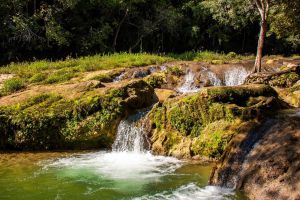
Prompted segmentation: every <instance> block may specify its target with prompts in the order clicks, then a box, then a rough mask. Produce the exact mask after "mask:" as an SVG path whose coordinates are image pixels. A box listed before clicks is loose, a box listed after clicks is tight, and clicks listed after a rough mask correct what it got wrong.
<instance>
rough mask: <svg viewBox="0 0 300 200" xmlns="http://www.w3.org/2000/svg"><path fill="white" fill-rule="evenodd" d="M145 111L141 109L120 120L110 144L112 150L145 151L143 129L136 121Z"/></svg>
mask: <svg viewBox="0 0 300 200" xmlns="http://www.w3.org/2000/svg"><path fill="white" fill-rule="evenodd" d="M147 113H148V112H147V111H141V112H138V113H137V114H135V115H132V116H130V117H129V118H128V119H126V120H122V121H121V122H120V124H119V127H118V131H117V136H116V140H115V142H114V144H113V146H112V150H113V152H136V153H142V152H145V149H144V129H143V127H138V126H137V123H138V121H139V120H140V119H141V118H142V117H144V116H145V115H146V114H147Z"/></svg>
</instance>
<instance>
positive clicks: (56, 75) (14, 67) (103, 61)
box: [0, 53, 174, 84]
mask: <svg viewBox="0 0 300 200" xmlns="http://www.w3.org/2000/svg"><path fill="white" fill-rule="evenodd" d="M171 60H174V58H171V57H167V56H159V55H154V54H146V53H138V54H128V53H115V54H111V55H95V56H86V57H81V58H77V59H66V60H62V61H55V62H51V61H47V60H41V61H35V62H24V63H11V64H9V65H7V66H5V67H2V68H0V74H15V75H16V77H19V78H22V79H23V80H24V81H25V82H26V83H36V84H37V83H40V84H43V83H46V84H53V83H58V82H64V81H68V80H70V79H71V78H73V77H76V76H78V75H79V73H81V72H89V71H97V70H108V69H116V68H127V67H132V66H136V67H139V66H146V65H152V64H161V63H164V62H168V61H171Z"/></svg>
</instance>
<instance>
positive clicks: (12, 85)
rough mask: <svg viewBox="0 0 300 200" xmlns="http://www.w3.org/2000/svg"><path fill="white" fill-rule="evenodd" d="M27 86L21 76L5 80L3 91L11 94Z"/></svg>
mask: <svg viewBox="0 0 300 200" xmlns="http://www.w3.org/2000/svg"><path fill="white" fill-rule="evenodd" d="M23 88H25V84H24V81H23V80H22V79H20V78H12V79H8V80H6V81H4V83H3V88H2V93H4V94H9V93H13V92H16V91H19V90H21V89H23Z"/></svg>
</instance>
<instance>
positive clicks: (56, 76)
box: [44, 70, 76, 84]
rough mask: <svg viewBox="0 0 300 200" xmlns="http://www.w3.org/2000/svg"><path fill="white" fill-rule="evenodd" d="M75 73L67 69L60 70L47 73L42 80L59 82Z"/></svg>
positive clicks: (48, 82)
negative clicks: (45, 77)
mask: <svg viewBox="0 0 300 200" xmlns="http://www.w3.org/2000/svg"><path fill="white" fill-rule="evenodd" d="M75 76H76V73H75V72H72V71H68V70H60V71H57V72H54V73H53V74H50V75H48V77H47V79H46V80H45V81H44V82H45V83H47V84H53V83H60V82H65V81H68V80H70V79H71V78H73V77H75Z"/></svg>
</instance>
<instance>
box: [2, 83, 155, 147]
mask: <svg viewBox="0 0 300 200" xmlns="http://www.w3.org/2000/svg"><path fill="white" fill-rule="evenodd" d="M131 92H134V93H135V94H138V95H139V96H132V93H131ZM152 96H153V89H152V87H150V86H149V85H147V84H146V83H145V82H144V81H142V80H140V81H133V82H129V83H128V84H126V85H123V86H122V87H120V88H115V89H112V90H109V91H107V92H106V93H105V94H103V95H100V94H98V93H96V92H93V91H90V92H87V93H85V95H83V96H81V97H80V98H76V99H74V100H67V99H64V98H63V97H61V96H59V95H56V94H41V95H38V96H35V97H33V98H30V99H29V100H27V101H25V102H22V103H19V104H16V105H10V106H2V107H0V119H1V120H0V133H5V135H2V136H1V138H0V141H1V142H0V149H2V148H6V149H20V150H25V149H28V150H45V149H73V148H75V149H90V148H109V147H110V145H111V144H112V142H113V140H114V137H115V133H116V129H117V126H118V122H119V120H120V119H121V118H122V117H123V116H124V115H126V113H127V112H130V111H133V110H134V109H138V108H142V107H145V106H149V105H150V104H151V103H152ZM137 102H138V103H137Z"/></svg>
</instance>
